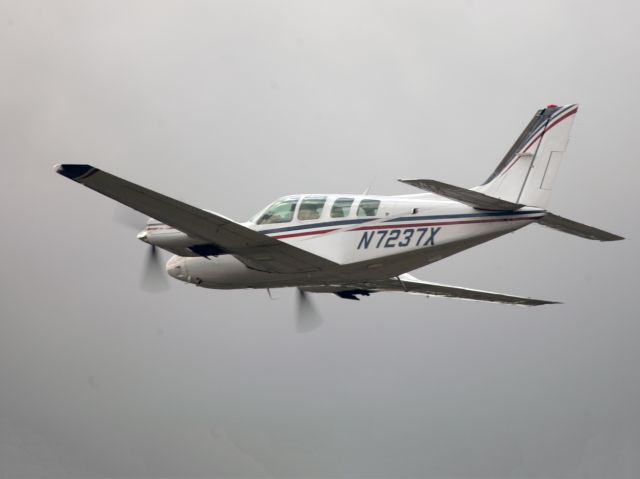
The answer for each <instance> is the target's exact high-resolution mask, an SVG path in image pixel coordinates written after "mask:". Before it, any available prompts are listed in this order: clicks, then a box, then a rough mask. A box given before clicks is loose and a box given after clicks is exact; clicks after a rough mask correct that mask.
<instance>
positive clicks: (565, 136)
mask: <svg viewBox="0 0 640 479" xmlns="http://www.w3.org/2000/svg"><path fill="white" fill-rule="evenodd" d="M577 111H578V105H577V104H572V105H565V106H555V105H549V106H548V107H547V108H543V109H542V110H539V111H538V112H536V114H535V115H534V117H533V119H532V120H531V121H530V122H529V124H528V125H527V127H526V128H525V129H524V131H523V132H522V133H521V134H520V136H519V137H518V139H517V140H516V142H515V143H514V144H513V146H512V147H511V148H510V149H509V151H508V152H507V154H506V155H505V157H504V158H503V159H502V161H501V162H500V164H499V165H498V167H497V168H496V169H495V171H494V172H493V173H492V174H491V176H490V177H489V178H488V179H487V181H486V182H485V183H484V184H482V185H481V186H478V187H476V188H474V190H475V191H478V192H481V193H484V194H486V195H489V196H493V197H496V198H500V199H503V200H506V201H511V202H513V203H521V204H525V205H529V206H537V207H540V208H545V207H546V206H547V203H548V201H549V195H550V193H551V189H552V186H553V181H554V179H555V176H556V174H557V172H558V168H559V166H560V162H561V161H562V157H563V156H564V152H565V151H566V149H567V144H568V142H569V132H570V131H571V127H572V125H573V119H574V118H575V114H576V112H577Z"/></svg>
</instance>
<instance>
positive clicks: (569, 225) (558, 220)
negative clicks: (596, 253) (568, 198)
mask: <svg viewBox="0 0 640 479" xmlns="http://www.w3.org/2000/svg"><path fill="white" fill-rule="evenodd" d="M538 223H540V224H541V225H544V226H548V227H549V228H553V229H556V230H558V231H562V232H563V233H569V234H570V235H575V236H580V237H581V238H586V239H590V240H598V241H618V240H623V239H624V238H623V237H622V236H618V235H614V234H613V233H609V232H608V231H604V230H601V229H598V228H594V227H593V226H589V225H585V224H582V223H578V222H577V221H572V220H568V219H567V218H563V217H562V216H558V215H554V214H553V213H547V214H546V215H545V216H544V217H543V218H541V219H540V220H538Z"/></svg>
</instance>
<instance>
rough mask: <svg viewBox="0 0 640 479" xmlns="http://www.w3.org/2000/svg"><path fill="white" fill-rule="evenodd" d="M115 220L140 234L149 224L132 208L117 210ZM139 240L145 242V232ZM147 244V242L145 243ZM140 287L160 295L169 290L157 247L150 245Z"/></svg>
mask: <svg viewBox="0 0 640 479" xmlns="http://www.w3.org/2000/svg"><path fill="white" fill-rule="evenodd" d="M113 219H114V220H115V221H116V222H117V223H120V224H121V225H124V226H126V227H128V228H129V229H132V230H135V231H137V232H140V230H142V229H144V227H145V224H146V222H147V219H146V217H145V216H144V215H143V214H142V213H138V212H137V211H135V210H132V209H130V208H116V210H115V211H114V213H113ZM138 238H140V239H142V240H143V241H145V238H146V234H145V233H144V232H142V233H140V234H139V235H138ZM145 243H146V241H145ZM140 287H141V288H142V289H143V290H144V291H147V292H151V293H158V292H161V291H166V290H167V289H169V281H168V280H167V275H166V274H165V267H164V264H163V261H162V257H161V255H160V253H159V252H158V248H156V247H155V245H152V244H150V245H149V253H148V254H147V259H146V260H145V264H144V267H143V270H142V277H141V278H140Z"/></svg>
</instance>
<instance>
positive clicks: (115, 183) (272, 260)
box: [56, 164, 338, 273]
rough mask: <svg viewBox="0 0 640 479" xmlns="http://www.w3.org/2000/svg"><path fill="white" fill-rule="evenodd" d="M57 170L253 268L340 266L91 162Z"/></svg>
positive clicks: (277, 269)
mask: <svg viewBox="0 0 640 479" xmlns="http://www.w3.org/2000/svg"><path fill="white" fill-rule="evenodd" d="M56 172H57V173H59V174H61V175H63V176H66V177H67V178H69V179H71V180H73V181H76V182H78V183H80V184H83V185H84V186H86V187H87V188H91V189H92V190H94V191H97V192H98V193H101V194H103V195H105V196H107V197H109V198H111V199H114V200H115V201H118V202H120V203H122V204H124V205H126V206H129V207H131V208H133V209H135V210H137V211H140V212H141V213H144V214H145V215H148V216H151V217H152V218H155V219H157V220H159V221H162V222H163V223H166V224H167V225H170V226H172V227H174V228H176V229H178V230H180V231H182V232H184V233H186V234H188V235H189V236H191V237H193V238H198V239H202V240H205V241H209V242H211V243H214V244H215V245H216V246H218V247H220V248H221V249H223V250H224V251H226V252H228V253H229V254H232V255H234V256H236V257H237V258H238V259H239V260H240V261H242V262H243V263H244V264H246V265H247V266H248V267H249V268H252V269H256V270H259V271H266V272H270V273H306V272H313V271H321V270H323V269H329V268H334V267H337V266H338V265H337V264H336V263H334V262H332V261H329V260H327V259H325V258H322V257H320V256H317V255H315V254H313V253H309V252H308V251H305V250H303V249H300V248H296V247H295V246H292V245H290V244H287V243H284V242H282V241H280V240H277V239H274V238H271V237H269V236H267V235H265V234H262V233H258V232H257V231H254V230H252V229H250V228H247V227H245V226H242V225H240V224H238V223H236V222H234V221H233V220H231V219H229V218H226V217H225V216H222V215H219V214H217V213H211V212H208V211H204V210H201V209H199V208H196V207H194V206H191V205H188V204H186V203H183V202H181V201H178V200H176V199H173V198H170V197H168V196H165V195H163V194H160V193H157V192H155V191H152V190H150V189H147V188H144V187H142V186H140V185H136V184H134V183H131V182H129V181H127V180H124V179H122V178H119V177H117V176H114V175H112V174H110V173H107V172H105V171H102V170H100V169H98V168H94V167H92V166H91V165H68V164H67V165H58V166H57V167H56Z"/></svg>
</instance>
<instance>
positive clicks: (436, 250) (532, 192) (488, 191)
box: [55, 104, 624, 306]
mask: <svg viewBox="0 0 640 479" xmlns="http://www.w3.org/2000/svg"><path fill="white" fill-rule="evenodd" d="M577 111H578V105H577V104H571V105H564V106H557V105H548V106H547V107H545V108H542V109H540V110H538V111H537V112H536V113H535V115H534V116H533V119H532V120H531V121H530V122H529V123H528V124H527V126H526V127H525V129H524V131H523V132H522V133H521V135H520V136H519V137H518V138H517V140H516V141H515V143H514V144H513V146H512V147H511V148H510V149H509V150H508V152H507V153H506V155H505V156H504V158H503V159H502V160H501V161H500V162H499V164H498V166H497V167H496V169H495V170H494V171H493V173H491V175H490V176H489V178H488V179H487V180H486V181H485V182H484V183H482V184H481V185H479V186H476V187H474V188H470V189H467V188H462V187H458V186H454V185H450V184H447V183H443V182H440V181H436V180H431V179H400V180H399V181H401V182H403V183H405V184H407V185H411V186H414V187H416V188H418V189H420V190H421V192H420V193H418V194H409V195H397V196H380V195H369V194H365V195H354V194H324V193H322V194H297V195H290V196H284V197H282V198H279V199H277V200H276V201H274V202H273V203H271V204H270V205H268V206H267V207H266V208H264V209H262V210H261V211H259V212H258V213H257V214H256V215H255V216H254V217H253V218H251V219H250V220H248V221H246V222H244V223H239V222H236V221H234V220H232V219H230V218H227V217H226V216H223V215H221V214H219V213H215V212H212V211H209V210H204V209H200V208H197V207H195V206H191V205H189V204H186V203H184V202H181V201H178V200H176V199H173V198H170V197H168V196H165V195H162V194H160V193H157V192H155V191H152V190H150V189H147V188H144V187H142V186H139V185H137V184H134V183H131V182H129V181H127V180H124V179H122V178H119V177H117V176H114V175H112V174H110V173H107V172H105V171H103V170H100V169H98V168H95V167H93V166H91V165H84V164H62V165H56V166H55V171H56V172H57V173H59V174H61V175H63V176H65V177H67V178H69V179H71V180H73V181H76V182H77V183H80V184H82V185H84V186H86V187H88V188H90V189H92V190H94V191H97V192H98V193H101V194H103V195H105V196H107V197H109V198H112V199H114V200H116V201H118V202H120V203H122V204H124V205H126V206H128V207H130V208H133V209H134V210H137V211H139V212H141V213H143V214H144V215H147V216H149V217H151V219H149V220H148V223H147V225H146V228H145V229H144V230H143V231H142V232H140V233H139V234H138V236H137V237H138V239H140V240H142V241H144V242H145V243H148V244H149V245H151V246H152V256H154V254H155V248H156V247H158V248H162V249H164V250H166V251H169V252H170V253H173V256H172V257H171V259H169V261H168V262H167V263H166V272H167V273H168V274H169V276H171V277H173V278H175V279H177V280H180V281H183V282H186V283H190V284H193V285H196V286H199V287H203V288H212V289H248V288H251V289H267V290H269V291H270V290H271V289H273V288H283V287H295V288H298V291H299V294H300V297H301V299H302V300H303V301H306V299H305V298H306V296H305V295H306V293H333V294H335V295H337V296H339V297H340V298H345V299H352V300H357V299H359V297H362V296H369V295H371V294H373V293H378V292H385V291H393V292H406V293H413V294H422V295H425V296H436V297H448V298H459V299H466V300H475V301H487V302H495V303H508V304H516V305H525V306H538V305H544V304H554V303H556V302H555V301H547V300H540V299H532V298H528V297H522V296H513V295H508V294H501V293H493V292H488V291H481V290H475V289H468V288H462V287H457V286H448V285H443V284H438V283H432V282H427V281H422V280H419V279H417V278H415V277H414V276H412V275H411V274H409V272H410V271H413V270H415V269H417V268H421V267H424V266H427V265H429V264H432V263H434V262H436V261H440V260H442V259H444V258H447V257H449V256H451V255H453V254H456V253H459V252H461V251H464V250H466V249H469V248H471V247H474V246H477V245H479V244H482V243H485V242H487V241H489V240H492V239H494V238H498V237H499V236H502V235H505V234H507V233H511V232H513V231H515V230H518V229H520V228H523V227H524V226H527V225H529V224H531V223H537V224H540V225H543V226H547V227H549V228H553V229H556V230H559V231H562V232H564V233H568V234H572V235H576V236H580V237H582V238H587V239H591V240H599V241H616V240H621V239H624V238H622V237H621V236H618V235H615V234H612V233H608V232H606V231H603V230H601V229H598V228H594V227H592V226H588V225H585V224H582V223H578V222H576V221H572V220H569V219H566V218H563V217H561V216H557V215H555V214H553V213H551V212H549V211H547V210H546V206H547V203H548V201H549V196H550V193H551V189H552V186H553V182H554V178H555V177H556V173H557V172H558V167H559V166H560V163H561V161H562V159H563V157H564V155H565V152H566V149H567V144H568V140H569V132H570V130H571V126H572V124H573V120H574V119H575V116H576V113H577Z"/></svg>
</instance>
